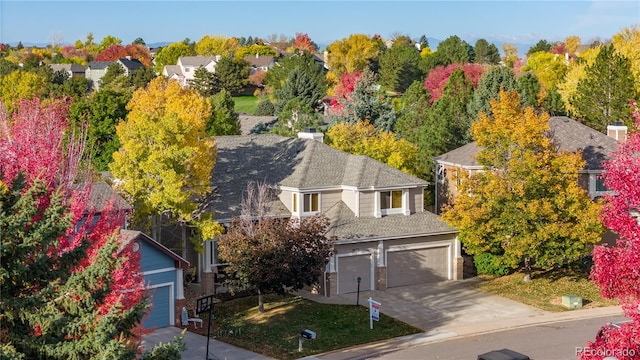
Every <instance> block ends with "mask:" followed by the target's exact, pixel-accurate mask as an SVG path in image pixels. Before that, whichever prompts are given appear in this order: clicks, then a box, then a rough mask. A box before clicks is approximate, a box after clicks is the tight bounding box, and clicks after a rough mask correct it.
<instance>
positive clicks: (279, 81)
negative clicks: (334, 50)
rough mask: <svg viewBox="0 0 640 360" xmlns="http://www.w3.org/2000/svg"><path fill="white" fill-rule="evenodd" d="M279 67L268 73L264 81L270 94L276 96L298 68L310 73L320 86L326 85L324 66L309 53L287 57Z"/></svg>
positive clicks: (279, 63) (280, 62)
mask: <svg viewBox="0 0 640 360" xmlns="http://www.w3.org/2000/svg"><path fill="white" fill-rule="evenodd" d="M278 65H279V66H276V67H274V68H273V69H270V70H269V71H267V74H266V75H265V77H264V80H263V83H264V84H265V85H266V87H267V92H268V93H269V94H273V95H275V93H276V92H277V91H278V90H279V89H280V88H282V86H284V84H285V82H286V81H287V79H288V78H289V74H291V72H292V71H293V70H295V69H297V68H301V69H303V70H302V71H304V72H306V73H308V74H309V77H310V78H311V79H314V81H315V82H317V83H318V84H324V83H326V82H325V80H324V78H325V72H324V69H323V67H322V65H320V64H319V63H317V62H316V61H315V60H314V58H313V56H312V55H311V54H309V53H307V52H305V53H302V54H294V55H291V56H287V57H285V58H284V59H282V60H281V61H279V62H278ZM325 86H326V85H325Z"/></svg>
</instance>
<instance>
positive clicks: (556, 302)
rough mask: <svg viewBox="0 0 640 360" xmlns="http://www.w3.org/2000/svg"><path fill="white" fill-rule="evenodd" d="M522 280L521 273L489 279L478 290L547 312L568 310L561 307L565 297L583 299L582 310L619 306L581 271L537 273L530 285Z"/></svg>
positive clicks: (562, 270) (563, 270)
mask: <svg viewBox="0 0 640 360" xmlns="http://www.w3.org/2000/svg"><path fill="white" fill-rule="evenodd" d="M523 277H524V274H522V273H514V274H511V275H507V276H503V277H499V278H494V279H490V280H489V281H487V282H484V283H482V284H480V285H479V286H478V288H479V289H480V290H482V291H486V292H488V293H492V294H496V295H500V296H504V297H506V298H509V299H512V300H515V301H518V302H521V303H524V304H527V305H531V306H533V307H536V308H538V309H542V310H547V311H566V310H569V309H568V308H566V307H564V306H562V295H579V296H581V297H582V305H583V308H591V307H603V306H611V305H617V301H616V300H609V299H604V298H603V297H602V296H600V290H599V289H598V288H597V287H596V286H595V285H594V284H593V283H592V282H591V281H590V280H589V278H588V276H587V275H586V274H585V273H583V272H580V271H576V270H568V269H557V270H551V271H544V272H543V271H538V272H534V273H533V275H532V280H531V281H529V282H524V281H523Z"/></svg>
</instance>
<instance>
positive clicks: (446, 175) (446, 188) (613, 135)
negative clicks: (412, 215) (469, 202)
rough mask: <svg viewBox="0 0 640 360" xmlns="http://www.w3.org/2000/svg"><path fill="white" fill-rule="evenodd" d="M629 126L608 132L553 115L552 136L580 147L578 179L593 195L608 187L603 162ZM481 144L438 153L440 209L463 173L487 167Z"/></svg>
mask: <svg viewBox="0 0 640 360" xmlns="http://www.w3.org/2000/svg"><path fill="white" fill-rule="evenodd" d="M626 132H627V128H626V126H623V125H621V124H613V125H609V127H608V134H607V135H605V134H603V133H601V132H599V131H597V130H594V129H592V128H590V127H588V126H586V125H583V124H581V123H580V122H578V121H575V120H573V119H570V118H568V117H566V116H554V117H551V118H550V119H549V131H548V136H549V137H551V138H552V139H553V140H554V141H555V143H556V144H557V146H558V149H559V150H565V151H568V152H576V151H579V152H580V153H581V154H582V159H583V160H584V161H585V166H584V168H583V169H582V170H581V171H580V172H579V176H578V182H579V184H580V185H581V186H582V188H584V189H585V190H586V191H588V193H589V195H590V196H591V198H592V199H595V198H597V197H600V196H603V195H604V194H606V193H607V189H606V188H605V187H604V185H603V180H602V178H601V175H602V169H603V163H604V161H606V160H608V159H609V155H610V154H611V152H613V151H615V150H616V148H617V144H618V141H619V140H623V139H624V138H625V137H626ZM480 150H481V149H480V148H479V147H478V146H477V144H476V143H475V142H472V143H469V144H467V145H464V146H462V147H459V148H457V149H454V150H452V151H450V152H448V153H445V154H442V155H440V156H438V157H436V158H435V159H434V160H435V163H436V179H437V180H436V211H438V210H439V209H441V208H442V207H443V206H444V205H446V204H448V203H450V202H451V201H452V200H453V199H455V197H456V196H457V195H458V185H460V184H459V175H460V174H461V173H462V172H463V171H464V172H466V173H467V174H469V175H472V174H473V173H476V172H478V171H483V170H484V167H483V166H482V165H480V164H479V163H478V162H477V161H476V156H477V154H478V153H479V152H480Z"/></svg>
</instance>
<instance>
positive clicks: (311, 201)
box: [302, 193, 320, 213]
mask: <svg viewBox="0 0 640 360" xmlns="http://www.w3.org/2000/svg"><path fill="white" fill-rule="evenodd" d="M303 199H304V200H303V201H302V204H303V205H302V206H303V211H304V212H305V213H310V212H318V211H320V207H319V203H320V194H319V193H311V194H303Z"/></svg>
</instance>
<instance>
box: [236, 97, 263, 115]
mask: <svg viewBox="0 0 640 360" xmlns="http://www.w3.org/2000/svg"><path fill="white" fill-rule="evenodd" d="M233 102H234V103H235V110H236V112H243V113H247V114H250V115H253V113H254V112H255V111H256V107H257V106H258V102H260V99H259V98H257V97H255V96H253V95H243V96H234V97H233Z"/></svg>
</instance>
